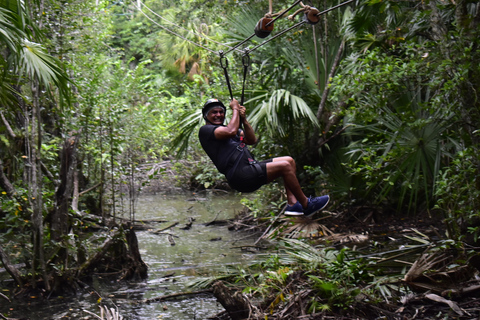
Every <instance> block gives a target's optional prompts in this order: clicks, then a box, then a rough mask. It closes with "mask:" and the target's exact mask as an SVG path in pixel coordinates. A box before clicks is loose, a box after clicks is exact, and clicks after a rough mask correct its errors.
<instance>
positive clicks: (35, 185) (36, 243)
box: [25, 81, 50, 291]
mask: <svg viewBox="0 0 480 320" xmlns="http://www.w3.org/2000/svg"><path fill="white" fill-rule="evenodd" d="M38 91H39V86H38V81H34V82H33V83H32V98H33V112H32V113H31V114H32V119H31V132H29V134H27V141H26V143H27V144H28V149H29V150H30V154H29V155H28V157H27V158H28V160H29V164H30V170H29V173H30V176H29V179H28V182H29V191H30V198H29V201H30V205H31V207H32V233H33V259H32V274H36V273H37V272H38V270H40V271H41V273H42V275H43V278H44V279H43V280H44V283H45V289H46V290H47V291H50V286H49V282H48V278H47V276H46V266H45V259H44V252H43V210H42V208H43V199H42V169H41V164H40V163H41V154H40V151H41V146H42V124H41V116H40V102H39V99H38V97H39V92H38ZM25 114H28V112H26V113H25ZM27 130H28V129H27ZM27 133H28V132H27ZM35 285H36V284H35V281H34V286H35Z"/></svg>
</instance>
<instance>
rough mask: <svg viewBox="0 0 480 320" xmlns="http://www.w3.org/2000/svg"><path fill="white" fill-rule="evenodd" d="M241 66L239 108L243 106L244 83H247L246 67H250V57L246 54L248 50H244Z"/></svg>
mask: <svg viewBox="0 0 480 320" xmlns="http://www.w3.org/2000/svg"><path fill="white" fill-rule="evenodd" d="M242 64H243V85H242V97H241V99H240V105H241V106H243V102H244V98H245V82H246V81H247V74H248V67H250V55H249V54H248V50H245V54H244V55H243V57H242Z"/></svg>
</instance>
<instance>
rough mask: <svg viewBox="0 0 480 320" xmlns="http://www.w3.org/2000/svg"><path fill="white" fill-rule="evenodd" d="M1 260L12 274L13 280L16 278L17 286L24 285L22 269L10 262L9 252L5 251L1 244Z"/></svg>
mask: <svg viewBox="0 0 480 320" xmlns="http://www.w3.org/2000/svg"><path fill="white" fill-rule="evenodd" d="M0 261H2V263H3V265H4V267H5V270H7V272H8V273H9V274H10V275H11V276H12V278H13V280H15V283H16V284H17V286H19V287H20V288H21V287H23V281H22V275H21V274H20V271H18V270H17V268H15V267H14V266H13V265H12V263H11V262H10V259H9V258H8V256H7V254H6V253H5V251H3V248H2V247H1V246H0Z"/></svg>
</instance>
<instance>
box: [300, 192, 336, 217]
mask: <svg viewBox="0 0 480 320" xmlns="http://www.w3.org/2000/svg"><path fill="white" fill-rule="evenodd" d="M329 201H330V196H321V197H315V198H313V197H310V198H308V205H307V208H306V209H304V210H303V214H304V215H305V216H306V217H309V216H312V215H314V214H315V213H317V212H318V211H320V210H322V209H324V208H325V207H326V206H327V204H328V202H329Z"/></svg>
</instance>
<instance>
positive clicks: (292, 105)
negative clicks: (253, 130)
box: [248, 89, 318, 137]
mask: <svg viewBox="0 0 480 320" xmlns="http://www.w3.org/2000/svg"><path fill="white" fill-rule="evenodd" d="M267 99H268V100H267ZM255 100H263V101H261V103H260V104H259V105H258V106H257V107H256V108H255V109H254V110H253V111H252V113H251V118H250V121H251V122H252V124H253V125H254V126H255V127H256V126H260V125H264V126H265V127H266V128H267V130H268V131H269V132H270V133H271V134H275V133H277V134H280V136H281V137H284V136H286V135H288V134H291V133H292V132H294V128H295V127H296V126H297V125H298V124H297V123H296V121H297V120H300V119H304V120H307V121H308V123H309V124H311V125H313V126H318V121H317V118H316V116H315V114H314V113H313V111H312V110H311V108H310V107H309V106H308V105H307V103H306V102H305V100H303V99H302V98H300V97H298V96H296V95H293V94H292V93H291V92H290V91H287V90H285V89H278V90H274V91H273V92H272V93H271V94H270V95H269V93H266V94H264V95H261V96H257V97H256V98H255V99H252V100H250V101H248V103H251V102H254V101H255Z"/></svg>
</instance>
